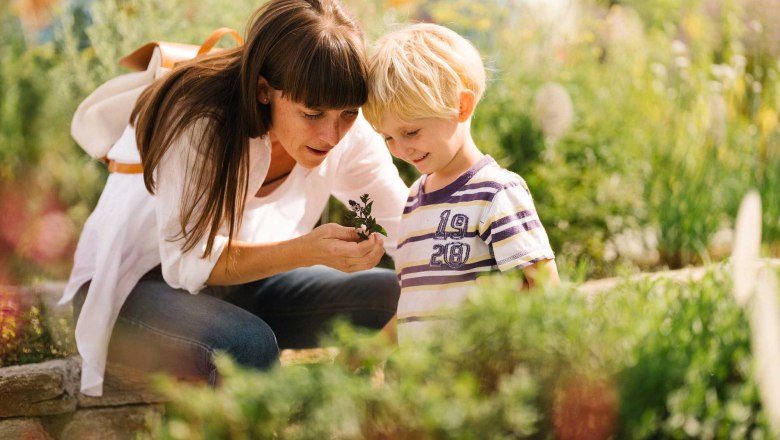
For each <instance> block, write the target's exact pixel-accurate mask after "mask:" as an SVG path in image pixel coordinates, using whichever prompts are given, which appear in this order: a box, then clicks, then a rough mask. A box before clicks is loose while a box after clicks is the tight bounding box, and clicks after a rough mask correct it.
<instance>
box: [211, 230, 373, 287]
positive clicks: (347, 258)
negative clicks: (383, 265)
mask: <svg viewBox="0 0 780 440" xmlns="http://www.w3.org/2000/svg"><path fill="white" fill-rule="evenodd" d="M383 246H384V241H383V240H382V238H381V236H380V235H379V234H372V236H371V238H370V239H368V240H365V241H362V242H360V243H358V235H357V232H355V228H352V227H344V226H340V225H337V224H335V223H329V224H326V225H322V226H319V227H317V228H315V229H314V230H313V231H312V232H310V233H308V234H306V235H303V236H301V237H298V238H294V239H292V240H286V241H280V242H276V243H260V244H255V243H245V242H233V245H232V247H231V249H230V254H229V255H228V251H227V247H226V248H225V249H224V250H223V252H222V254H221V255H220V256H219V259H218V260H217V264H216V265H215V266H214V269H213V270H212V271H211V274H210V276H209V278H208V280H207V282H206V284H208V285H232V284H242V283H247V282H251V281H255V280H258V279H262V278H266V277H269V276H271V275H276V274H279V273H282V272H286V271H289V270H292V269H297V268H299V267H308V266H313V265H317V264H321V265H325V266H329V267H332V268H334V269H338V270H341V271H344V272H356V271H359V270H366V269H370V268H372V267H374V266H376V265H377V263H379V260H380V259H381V258H382V255H383V254H384V249H383Z"/></svg>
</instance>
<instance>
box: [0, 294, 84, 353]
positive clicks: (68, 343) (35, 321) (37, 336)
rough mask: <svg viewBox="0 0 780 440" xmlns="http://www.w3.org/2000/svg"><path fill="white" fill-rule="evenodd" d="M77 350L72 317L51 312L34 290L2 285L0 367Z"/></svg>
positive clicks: (0, 300)
mask: <svg viewBox="0 0 780 440" xmlns="http://www.w3.org/2000/svg"><path fill="white" fill-rule="evenodd" d="M75 352H76V349H75V343H74V341H73V326H72V322H71V320H70V319H69V317H64V316H58V315H57V314H52V313H51V312H50V311H49V308H48V306H47V305H46V304H45V303H44V302H43V301H41V300H40V299H39V297H38V296H37V294H36V293H35V292H33V291H29V290H20V289H17V288H13V287H4V286H0V367H5V366H8V365H22V364H31V363H35V362H41V361H44V360H50V359H57V358H63V357H67V356H70V355H72V354H74V353H75Z"/></svg>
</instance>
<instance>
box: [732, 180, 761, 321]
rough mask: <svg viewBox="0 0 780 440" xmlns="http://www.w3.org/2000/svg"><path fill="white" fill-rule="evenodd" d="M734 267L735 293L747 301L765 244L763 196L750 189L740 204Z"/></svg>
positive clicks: (740, 300) (744, 301)
mask: <svg viewBox="0 0 780 440" xmlns="http://www.w3.org/2000/svg"><path fill="white" fill-rule="evenodd" d="M735 229H736V233H735V235H734V250H733V251H732V253H731V268H732V270H733V272H734V297H735V298H736V300H737V303H739V304H740V305H742V306H745V305H747V302H748V300H749V299H750V295H751V294H752V293H753V289H754V288H755V285H756V275H757V273H756V272H757V270H758V256H759V249H760V247H761V197H760V196H759V195H758V192H757V191H750V192H749V193H748V194H747V195H746V196H745V198H744V199H742V203H740V205H739V212H738V214H737V222H736V227H735Z"/></svg>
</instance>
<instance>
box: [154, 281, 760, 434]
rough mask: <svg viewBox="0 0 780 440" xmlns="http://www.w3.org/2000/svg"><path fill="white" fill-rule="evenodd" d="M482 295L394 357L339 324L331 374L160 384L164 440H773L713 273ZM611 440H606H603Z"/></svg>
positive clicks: (489, 290)
mask: <svg viewBox="0 0 780 440" xmlns="http://www.w3.org/2000/svg"><path fill="white" fill-rule="evenodd" d="M481 280H482V282H483V284H482V285H481V286H480V288H479V290H478V292H475V294H474V295H473V296H472V298H471V299H470V300H469V302H468V304H467V305H466V307H465V308H464V309H463V310H462V312H461V313H460V314H459V315H458V317H457V318H456V320H455V321H454V322H453V324H452V327H448V328H444V329H442V331H441V332H440V333H439V334H437V335H436V336H435V337H432V338H430V339H422V340H420V341H415V342H414V343H411V344H407V345H403V346H402V347H401V348H400V349H399V348H393V347H390V346H388V345H386V344H385V343H384V342H383V339H377V338H376V337H369V336H366V335H365V334H362V333H361V332H359V331H357V330H356V329H354V328H352V327H349V326H347V325H345V324H339V325H337V326H336V327H335V331H334V333H333V335H332V336H331V339H328V340H326V342H325V343H326V344H328V345H337V346H339V347H341V348H340V350H341V351H340V354H339V355H338V356H337V357H336V359H335V361H334V362H332V363H320V364H313V365H305V366H300V365H299V366H286V367H277V368H275V369H273V370H272V371H270V372H268V373H262V372H257V371H246V370H243V369H241V368H238V367H237V366H235V365H234V364H232V363H231V362H230V361H229V359H224V358H223V359H221V360H220V362H219V365H220V371H221V373H223V374H224V377H223V379H224V380H223V381H222V383H221V385H220V386H219V387H217V388H216V389H211V388H207V387H203V386H200V387H198V386H183V385H181V384H176V383H174V382H169V381H167V380H165V379H163V380H162V382H161V383H162V385H161V386H162V390H163V392H164V393H165V394H166V395H167V396H168V397H170V398H171V399H172V400H171V403H170V404H169V406H168V408H167V409H166V412H165V415H164V418H163V419H161V420H158V422H157V424H156V427H155V430H154V431H153V436H154V438H170V439H184V438H187V439H198V438H215V439H216V438H279V439H287V438H290V439H293V438H294V439H308V438H311V439H315V438H317V439H319V438H338V439H353V438H354V439H357V438H361V439H380V438H410V439H415V438H417V439H427V438H460V439H465V438H480V439H483V438H580V439H588V438H607V435H609V434H610V433H612V434H614V437H613V438H631V439H650V438H734V439H737V438H739V439H742V438H754V439H761V438H767V439H768V438H771V436H770V433H769V431H768V426H767V422H766V416H765V414H764V412H763V410H762V407H761V403H760V399H759V396H758V393H757V388H756V383H755V379H754V376H753V374H752V362H753V360H752V359H753V358H752V355H751V350H750V335H749V323H748V322H747V319H746V316H745V314H744V313H743V311H742V310H741V308H740V307H738V306H737V304H736V303H735V302H734V300H733V298H732V296H731V293H730V290H731V280H730V279H729V276H728V275H726V271H725V270H724V267H723V266H721V267H716V268H715V269H713V270H711V271H710V272H708V273H706V274H705V275H704V276H703V278H702V279H701V280H698V281H677V280H671V279H660V278H659V279H655V280H653V279H650V278H641V279H635V280H633V281H632V280H629V279H626V280H625V281H623V282H622V283H621V284H620V285H618V286H616V287H614V288H612V289H610V290H608V291H605V292H602V293H599V294H592V295H584V294H583V293H581V292H578V291H576V289H575V288H574V287H572V286H563V287H560V288H557V289H553V290H546V291H536V292H533V293H531V294H525V295H519V294H518V293H517V291H516V286H517V282H518V280H516V279H508V278H506V277H504V278H498V277H496V278H492V279H481ZM605 434H606V435H605Z"/></svg>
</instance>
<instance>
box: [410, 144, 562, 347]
mask: <svg viewBox="0 0 780 440" xmlns="http://www.w3.org/2000/svg"><path fill="white" fill-rule="evenodd" d="M425 180H426V176H422V177H421V178H420V179H418V180H417V181H416V182H415V183H413V184H412V186H411V189H410V190H409V198H408V199H407V201H406V207H405V209H404V213H403V216H402V219H401V226H400V229H399V243H398V251H397V254H396V257H395V263H396V271H397V273H398V278H399V280H400V282H401V298H400V300H399V302H398V338H399V341H400V342H401V343H406V341H413V340H415V339H417V338H419V337H421V336H426V335H427V334H428V333H430V331H429V329H432V328H434V327H437V326H438V324H437V323H439V322H442V321H446V320H447V319H448V318H449V317H450V316H451V314H452V312H453V311H454V310H455V309H457V308H458V307H459V306H460V305H461V303H462V302H463V301H464V299H465V298H466V296H467V295H468V293H469V291H470V290H471V289H473V288H474V286H475V285H476V279H477V277H478V276H479V275H480V274H482V273H486V272H495V271H502V272H504V271H509V270H517V269H522V268H524V267H526V266H529V265H531V264H534V263H537V262H539V261H542V260H548V259H553V258H555V256H554V254H553V251H552V248H551V247H550V242H549V240H548V238H547V233H546V232H545V230H544V227H543V226H542V223H541V220H540V219H539V216H538V214H537V212H536V207H535V206H534V202H533V199H532V197H531V192H530V191H529V189H528V186H527V185H526V183H525V180H523V178H522V177H520V176H518V175H517V174H515V173H513V172H511V171H508V170H506V169H503V168H501V167H500V166H499V165H498V164H497V163H496V162H495V160H493V158H491V157H490V156H484V157H483V158H482V159H481V160H479V162H477V163H476V164H474V165H473V166H472V167H471V168H470V169H469V170H468V171H467V172H465V173H464V174H463V175H462V176H460V177H459V178H458V179H456V180H455V181H454V182H452V183H450V184H449V185H447V186H445V187H444V188H441V189H439V190H437V191H433V192H426V191H425V190H424V186H425Z"/></svg>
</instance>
